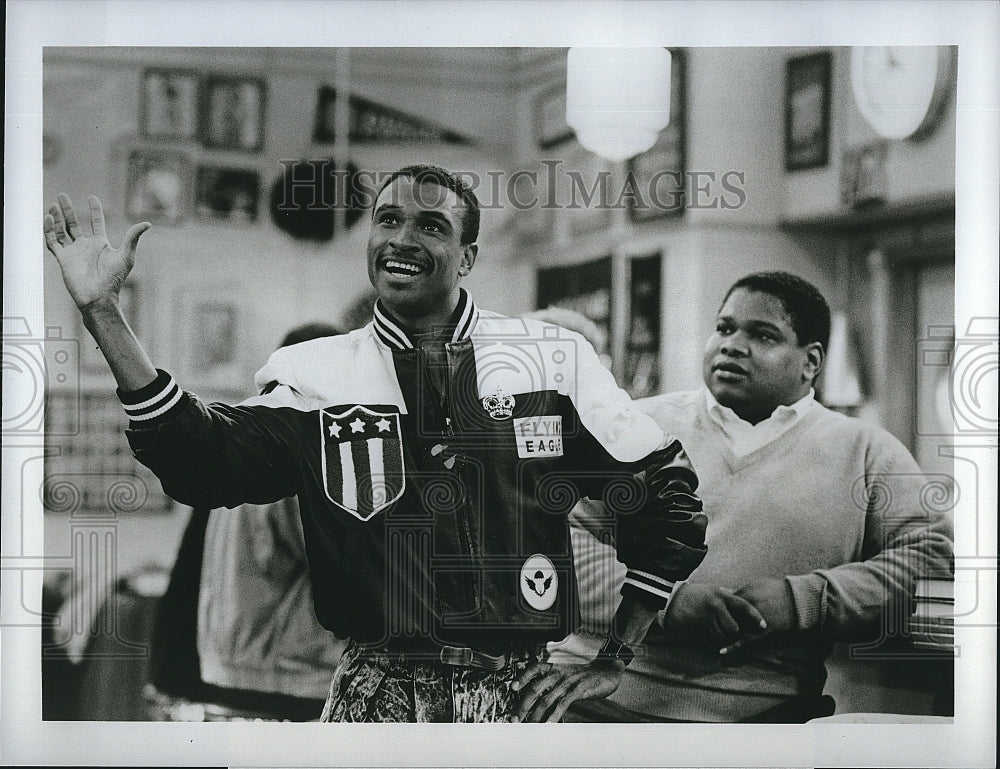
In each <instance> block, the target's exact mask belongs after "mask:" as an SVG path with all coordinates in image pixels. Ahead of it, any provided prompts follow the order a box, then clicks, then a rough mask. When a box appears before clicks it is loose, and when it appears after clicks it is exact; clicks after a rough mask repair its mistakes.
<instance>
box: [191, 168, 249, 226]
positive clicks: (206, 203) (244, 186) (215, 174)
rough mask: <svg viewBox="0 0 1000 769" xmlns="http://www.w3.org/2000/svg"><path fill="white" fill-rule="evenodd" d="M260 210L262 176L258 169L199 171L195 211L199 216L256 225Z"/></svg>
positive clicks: (206, 169)
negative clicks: (254, 223)
mask: <svg viewBox="0 0 1000 769" xmlns="http://www.w3.org/2000/svg"><path fill="white" fill-rule="evenodd" d="M259 208H260V174H259V173H257V171H255V170H254V169H252V168H228V167H223V166H200V167H199V168H198V173H197V176H196V178H195V195H194V210H195V213H196V214H197V215H198V216H199V217H201V218H203V219H211V220H213V221H220V220H221V221H226V222H233V223H240V222H255V221H257V216H258V210H259Z"/></svg>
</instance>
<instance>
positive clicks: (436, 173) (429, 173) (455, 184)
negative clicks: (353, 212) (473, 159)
mask: <svg viewBox="0 0 1000 769" xmlns="http://www.w3.org/2000/svg"><path fill="white" fill-rule="evenodd" d="M401 176H405V177H406V178H408V179H413V181H415V182H433V183H434V184H439V185H441V186H442V187H444V188H446V189H449V190H451V191H452V192H454V193H455V194H456V195H457V196H458V197H459V199H460V200H461V201H462V203H463V205H464V206H465V211H463V212H462V245H463V246H467V245H468V244H469V243H475V242H476V238H478V237H479V198H477V197H476V193H474V192H473V191H472V188H470V187H469V185H468V184H466V183H465V182H464V181H463V180H462V179H461V177H459V176H458V175H457V174H455V173H454V172H452V171H449V170H448V169H446V168H441V166H433V165H429V164H427V163H418V164H416V165H412V166H404V167H403V168H400V169H399V170H398V171H393V172H392V173H391V174H389V177H388V178H387V179H386V180H385V181H384V182H383V183H382V186H381V187H379V188H378V195H376V196H375V199H376V200H377V199H378V196H379V195H381V194H382V191H383V190H384V189H385V188H386V187H388V186H389V185H390V184H392V183H393V182H394V181H395V180H396V179H398V178H399V177H401ZM373 213H374V212H373Z"/></svg>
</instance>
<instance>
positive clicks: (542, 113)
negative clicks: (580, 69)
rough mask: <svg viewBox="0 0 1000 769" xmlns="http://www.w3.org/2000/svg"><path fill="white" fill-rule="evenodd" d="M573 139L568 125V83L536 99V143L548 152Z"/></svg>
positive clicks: (543, 93)
mask: <svg viewBox="0 0 1000 769" xmlns="http://www.w3.org/2000/svg"><path fill="white" fill-rule="evenodd" d="M572 138H573V129H572V128H570V127H569V125H568V124H567V123H566V83H560V84H559V85H554V86H552V87H551V88H548V89H547V90H545V91H543V92H542V93H541V94H539V95H538V97H537V98H536V99H535V141H536V142H537V144H538V146H539V148H540V149H543V150H547V149H551V148H552V147H555V146H558V145H560V144H562V143H563V142H565V141H568V140H569V139H572Z"/></svg>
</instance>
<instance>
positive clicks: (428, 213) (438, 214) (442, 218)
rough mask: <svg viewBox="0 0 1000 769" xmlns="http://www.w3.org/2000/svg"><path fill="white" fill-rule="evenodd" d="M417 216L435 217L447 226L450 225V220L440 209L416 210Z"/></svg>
mask: <svg viewBox="0 0 1000 769" xmlns="http://www.w3.org/2000/svg"><path fill="white" fill-rule="evenodd" d="M417 216H419V217H422V218H424V219H437V220H439V221H441V222H444V223H445V224H447V225H449V226H450V225H451V220H450V219H449V218H448V217H447V216H445V215H444V214H442V213H441V212H440V211H434V210H426V211H418V212H417Z"/></svg>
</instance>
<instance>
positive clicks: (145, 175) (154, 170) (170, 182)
mask: <svg viewBox="0 0 1000 769" xmlns="http://www.w3.org/2000/svg"><path fill="white" fill-rule="evenodd" d="M190 188H191V162H190V159H189V158H188V156H187V155H186V154H185V153H183V152H176V151H171V150H159V149H153V148H141V149H136V150H133V151H132V152H131V153H130V154H129V158H128V181H127V183H126V190H125V212H126V213H127V214H128V216H129V217H130V218H131V219H133V220H141V219H148V220H149V221H151V222H154V223H162V224H176V223H177V222H179V221H181V219H183V218H184V217H185V216H186V215H187V213H188V210H189V208H190V202H189V201H190V196H191V191H190Z"/></svg>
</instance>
